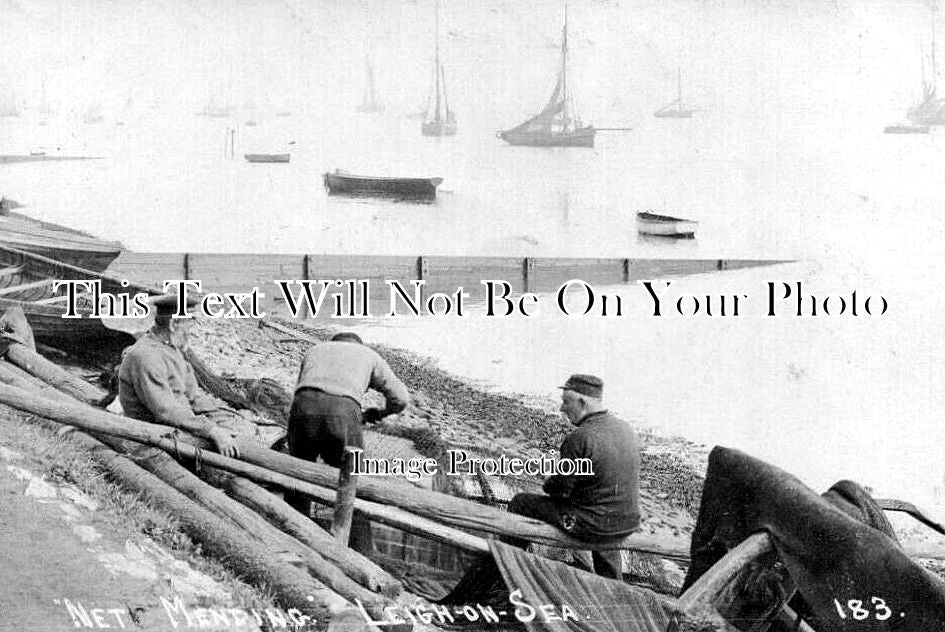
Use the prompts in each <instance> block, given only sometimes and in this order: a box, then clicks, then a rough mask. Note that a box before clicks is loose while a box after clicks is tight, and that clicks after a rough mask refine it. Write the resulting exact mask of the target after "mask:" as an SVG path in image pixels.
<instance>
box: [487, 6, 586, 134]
mask: <svg viewBox="0 0 945 632" xmlns="http://www.w3.org/2000/svg"><path fill="white" fill-rule="evenodd" d="M596 133H597V130H596V129H594V127H593V126H592V125H584V124H583V123H582V122H581V120H580V119H579V118H578V116H577V115H576V113H575V112H574V102H573V98H572V96H571V91H570V88H569V86H568V12H567V8H565V12H564V28H563V29H562V36H561V64H560V67H559V69H558V81H557V83H555V88H554V91H552V93H551V98H550V99H548V104H547V105H546V106H545V107H544V109H543V110H542V111H541V112H539V113H538V114H536V115H535V116H533V117H531V118H530V119H528V120H527V121H525V122H524V123H522V124H521V125H518V126H517V127H513V128H512V129H508V130H505V131H502V132H499V133H498V134H497V136H498V137H499V138H501V139H502V140H504V141H505V142H507V143H509V144H511V145H529V146H532V147H593V146H594V135H595V134H596Z"/></svg>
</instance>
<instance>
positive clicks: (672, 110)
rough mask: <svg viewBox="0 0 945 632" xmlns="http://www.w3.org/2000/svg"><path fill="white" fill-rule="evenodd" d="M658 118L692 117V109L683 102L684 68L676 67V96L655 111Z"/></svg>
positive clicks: (654, 114) (654, 113)
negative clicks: (685, 106) (684, 105)
mask: <svg viewBox="0 0 945 632" xmlns="http://www.w3.org/2000/svg"><path fill="white" fill-rule="evenodd" d="M653 116H655V117H656V118H674V119H684V118H692V110H690V109H687V108H684V107H683V104H682V70H681V69H679V68H677V69H676V98H675V99H674V100H673V101H672V102H670V103H667V104H666V105H664V106H663V107H661V108H660V109H658V110H657V111H656V112H653Z"/></svg>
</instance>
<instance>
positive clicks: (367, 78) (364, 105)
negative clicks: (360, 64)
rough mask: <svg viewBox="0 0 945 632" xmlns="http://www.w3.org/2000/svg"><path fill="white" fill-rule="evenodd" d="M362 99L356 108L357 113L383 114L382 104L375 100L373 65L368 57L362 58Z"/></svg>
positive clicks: (375, 88) (375, 89)
mask: <svg viewBox="0 0 945 632" xmlns="http://www.w3.org/2000/svg"><path fill="white" fill-rule="evenodd" d="M364 64H365V71H364V99H363V100H362V101H361V105H359V106H358V112H383V111H384V104H383V103H381V101H380V99H378V98H377V87H376V86H375V85H374V64H373V63H371V57H370V56H369V55H365V56H364Z"/></svg>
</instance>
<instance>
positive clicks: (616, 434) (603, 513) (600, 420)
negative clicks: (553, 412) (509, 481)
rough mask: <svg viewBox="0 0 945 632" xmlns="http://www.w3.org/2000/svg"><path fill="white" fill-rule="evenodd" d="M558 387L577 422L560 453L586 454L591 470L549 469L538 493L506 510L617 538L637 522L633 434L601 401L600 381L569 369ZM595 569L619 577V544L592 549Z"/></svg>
mask: <svg viewBox="0 0 945 632" xmlns="http://www.w3.org/2000/svg"><path fill="white" fill-rule="evenodd" d="M559 388H561V389H563V391H562V393H561V412H562V413H564V415H565V417H567V418H568V420H569V421H570V422H571V423H572V424H574V425H575V426H577V427H578V429H577V430H575V431H574V432H572V433H571V434H570V435H568V436H567V437H565V439H564V442H563V443H562V444H561V455H560V456H561V458H563V459H564V458H567V459H581V458H583V459H590V461H591V471H592V473H591V474H590V475H571V476H564V475H554V476H551V477H549V478H548V479H547V480H546V481H545V484H544V487H543V489H544V491H545V493H546V494H548V495H547V496H545V495H542V494H516V495H515V497H514V498H512V502H511V503H509V511H511V512H512V513H517V514H520V515H523V516H528V517H531V518H538V519H539V520H544V521H545V522H549V523H551V524H553V525H555V526H556V527H558V528H560V529H562V530H564V531H566V532H567V533H569V534H570V535H573V536H575V537H577V538H580V539H582V540H588V541H592V542H593V541H606V540H608V539H619V538H622V537H623V536H626V535H629V534H630V533H632V532H633V531H635V530H636V529H637V527H638V525H639V523H640V508H639V476H640V452H639V449H638V447H637V439H636V434H635V433H634V432H633V428H631V427H630V424H628V423H627V422H625V421H622V420H620V419H618V418H617V417H614V416H613V415H611V414H610V413H609V412H607V409H606V408H604V405H603V401H602V398H603V391H604V383H603V382H602V381H601V380H600V378H598V377H595V376H593V375H572V376H571V377H570V378H569V379H568V381H567V383H566V384H565V385H564V386H561V387H559ZM592 557H593V560H594V571H595V572H596V573H597V574H598V575H601V576H604V577H611V578H613V579H622V577H623V574H622V572H623V569H622V566H621V553H620V551H618V550H612V551H594V552H593V556H592Z"/></svg>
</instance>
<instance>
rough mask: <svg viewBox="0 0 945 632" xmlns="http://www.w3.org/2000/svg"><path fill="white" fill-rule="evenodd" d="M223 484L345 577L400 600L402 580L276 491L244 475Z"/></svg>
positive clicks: (227, 480) (229, 492) (232, 494)
mask: <svg viewBox="0 0 945 632" xmlns="http://www.w3.org/2000/svg"><path fill="white" fill-rule="evenodd" d="M221 482H222V489H223V491H225V492H226V493H227V494H229V495H230V496H232V497H233V498H235V499H236V500H238V501H240V502H241V503H243V504H244V505H246V506H247V507H249V508H250V509H252V510H253V511H255V512H256V513H258V514H259V515H261V516H262V517H264V518H265V519H266V520H268V521H269V522H270V523H272V524H273V525H275V526H276V527H278V528H279V529H281V530H282V531H285V532H286V533H288V534H289V535H291V536H292V537H293V538H295V539H296V540H298V541H300V542H302V543H304V544H305V545H307V546H308V547H309V548H312V549H314V550H316V551H318V552H319V554H320V555H322V556H323V557H324V558H325V559H326V560H330V561H331V562H332V563H333V564H334V565H335V566H337V567H338V568H340V569H341V570H342V571H344V573H345V575H347V576H348V577H351V578H352V579H354V580H355V581H356V582H358V583H359V584H361V585H362V586H364V587H366V588H367V589H368V590H371V591H373V592H379V593H381V594H382V595H386V596H387V597H391V598H394V597H397V595H399V594H400V593H401V591H402V590H403V586H402V585H401V583H400V581H398V580H397V579H395V578H394V577H392V576H391V575H390V574H389V573H387V571H385V570H384V569H382V568H381V567H380V566H378V565H377V564H375V563H374V562H372V561H371V560H369V559H368V558H366V557H364V556H363V555H361V554H360V553H358V552H357V551H352V550H351V549H349V548H348V547H346V546H341V545H340V544H339V542H338V541H337V540H336V539H335V538H333V537H331V534H329V533H328V532H327V531H325V530H324V529H322V528H321V527H319V526H318V525H317V524H316V523H315V522H314V521H312V520H311V519H309V518H307V517H306V516H303V515H302V514H300V513H299V512H298V511H296V510H295V509H294V508H293V507H292V506H291V505H289V504H288V503H287V502H285V501H284V500H282V499H280V498H279V497H277V496H276V495H275V494H273V493H272V492H270V491H267V490H266V489H264V488H262V487H260V486H259V485H257V484H255V483H253V482H251V481H249V480H247V479H245V478H243V477H241V476H228V478H226V479H223V480H222V481H221Z"/></svg>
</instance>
